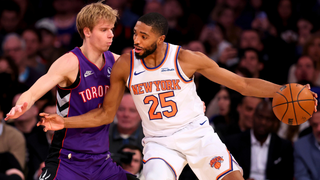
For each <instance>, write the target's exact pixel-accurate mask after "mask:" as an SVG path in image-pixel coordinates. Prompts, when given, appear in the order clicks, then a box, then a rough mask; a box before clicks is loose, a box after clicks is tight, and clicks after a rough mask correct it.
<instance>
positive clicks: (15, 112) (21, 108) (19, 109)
mask: <svg viewBox="0 0 320 180" xmlns="http://www.w3.org/2000/svg"><path fill="white" fill-rule="evenodd" d="M27 107H28V103H27V102H24V103H23V104H22V105H16V106H14V107H13V108H12V109H11V110H10V112H9V113H8V114H7V116H6V118H4V120H6V121H7V120H8V119H16V118H18V117H20V116H21V115H22V114H23V113H25V112H26V111H27Z"/></svg>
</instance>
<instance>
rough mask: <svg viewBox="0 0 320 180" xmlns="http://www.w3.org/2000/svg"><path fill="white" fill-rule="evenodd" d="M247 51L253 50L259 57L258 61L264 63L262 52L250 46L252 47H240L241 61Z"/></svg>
mask: <svg viewBox="0 0 320 180" xmlns="http://www.w3.org/2000/svg"><path fill="white" fill-rule="evenodd" d="M247 51H253V52H254V53H255V54H256V55H257V57H258V61H259V62H262V63H264V61H263V58H262V55H261V53H260V52H259V51H258V50H257V49H255V48H251V47H250V48H245V49H240V50H239V58H240V61H241V59H242V58H243V57H244V56H245V54H246V52H247Z"/></svg>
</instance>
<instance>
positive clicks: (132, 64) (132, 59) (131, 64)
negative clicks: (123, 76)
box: [128, 50, 134, 89]
mask: <svg viewBox="0 0 320 180" xmlns="http://www.w3.org/2000/svg"><path fill="white" fill-rule="evenodd" d="M133 51H134V50H132V51H131V53H130V56H131V63H130V74H129V81H128V88H129V89H130V86H131V79H132V76H133V74H132V73H133V68H134V58H133V57H134V55H133Z"/></svg>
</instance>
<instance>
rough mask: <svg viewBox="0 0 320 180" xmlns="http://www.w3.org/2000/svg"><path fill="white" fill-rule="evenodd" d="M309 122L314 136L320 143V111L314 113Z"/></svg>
mask: <svg viewBox="0 0 320 180" xmlns="http://www.w3.org/2000/svg"><path fill="white" fill-rule="evenodd" d="M309 122H310V126H311V127H312V132H313V135H314V137H315V138H316V140H317V141H318V142H319V143H320V112H316V113H314V114H313V116H312V119H310V121H309Z"/></svg>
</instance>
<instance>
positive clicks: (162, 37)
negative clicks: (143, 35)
mask: <svg viewBox="0 0 320 180" xmlns="http://www.w3.org/2000/svg"><path fill="white" fill-rule="evenodd" d="M165 38H166V36H165V35H161V36H160V37H159V38H158V43H159V44H161V43H163V42H164V39H165Z"/></svg>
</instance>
